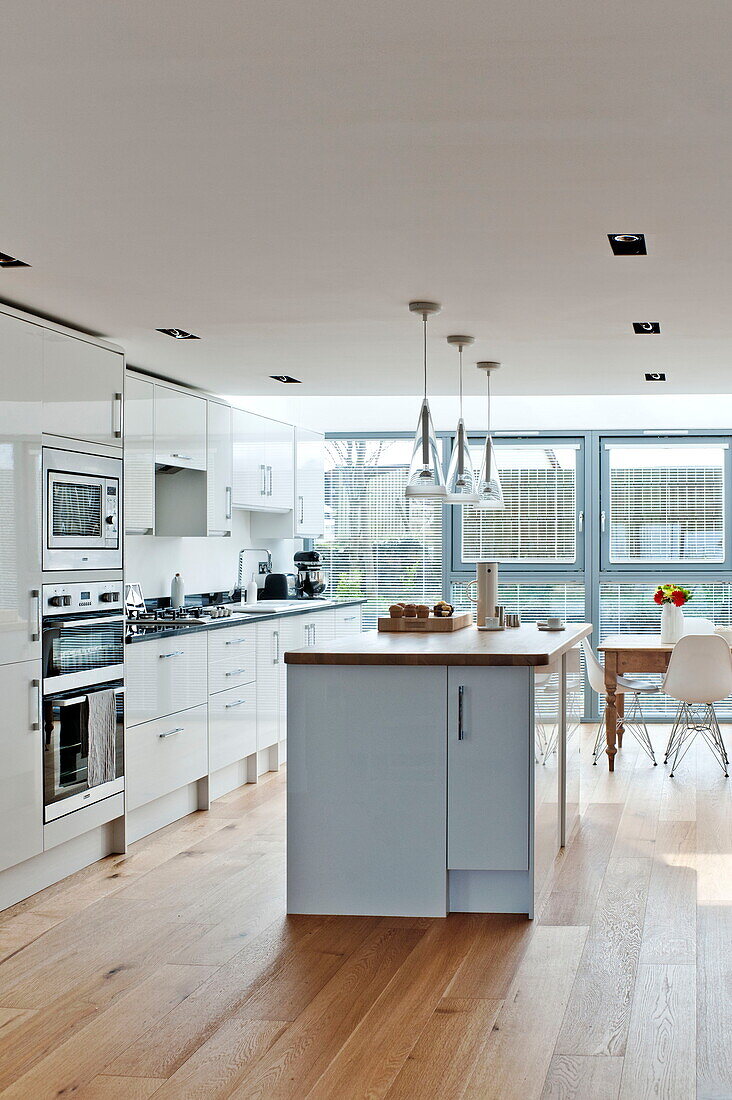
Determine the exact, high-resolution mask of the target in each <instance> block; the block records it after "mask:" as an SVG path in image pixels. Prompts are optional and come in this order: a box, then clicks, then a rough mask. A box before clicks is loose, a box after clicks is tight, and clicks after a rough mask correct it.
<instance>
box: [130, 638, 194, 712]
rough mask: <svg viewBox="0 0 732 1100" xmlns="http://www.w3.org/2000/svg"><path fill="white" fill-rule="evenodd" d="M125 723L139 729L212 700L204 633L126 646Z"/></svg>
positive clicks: (147, 639) (155, 639)
mask: <svg viewBox="0 0 732 1100" xmlns="http://www.w3.org/2000/svg"><path fill="white" fill-rule="evenodd" d="M125 680H126V688H127V692H126V697H125V720H126V724H127V726H128V727H129V726H136V725H139V724H140V723H141V722H149V721H152V720H153V719H155V718H161V717H163V715H165V714H174V713H175V712H176V711H178V710H185V709H187V708H189V707H195V706H198V705H199V704H201V703H205V702H206V700H207V698H208V660H207V638H206V634H205V632H204V631H201V632H199V633H195V634H188V635H177V636H174V637H172V638H155V637H154V636H153V637H151V638H146V639H145V640H144V641H142V642H135V643H134V644H131V645H127V646H125Z"/></svg>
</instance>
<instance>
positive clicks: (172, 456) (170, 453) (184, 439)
mask: <svg viewBox="0 0 732 1100" xmlns="http://www.w3.org/2000/svg"><path fill="white" fill-rule="evenodd" d="M206 404H207V402H206V399H205V397H197V396H196V395H195V394H193V393H183V392H182V391H181V390H173V389H168V387H167V386H156V387H155V461H156V462H158V463H160V465H161V466H180V467H181V468H183V469H188V470H205V469H206Z"/></svg>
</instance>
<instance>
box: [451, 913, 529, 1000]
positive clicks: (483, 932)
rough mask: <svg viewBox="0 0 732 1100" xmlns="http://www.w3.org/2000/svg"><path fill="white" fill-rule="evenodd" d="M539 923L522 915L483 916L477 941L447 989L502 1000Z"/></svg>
mask: <svg viewBox="0 0 732 1100" xmlns="http://www.w3.org/2000/svg"><path fill="white" fill-rule="evenodd" d="M535 929H536V922H535V921H530V920H527V918H526V917H524V916H523V915H521V914H516V913H495V914H493V913H492V914H485V915H481V918H480V921H479V922H478V923H477V924H476V927H475V932H474V938H473V944H472V946H471V947H470V949H469V951H468V953H467V955H466V956H465V958H464V959H463V961H462V963H461V964H460V966H459V967H458V969H457V973H456V974H455V977H454V978H453V979H452V981H451V982H450V985H449V986H448V989H447V995H448V996H449V997H453V998H457V999H460V1000H465V999H469V998H477V999H479V1000H484V1001H502V1000H503V999H504V998H505V996H506V994H507V993H508V990H509V988H510V985H511V982H512V981H513V979H514V977H515V975H516V970H517V969H518V967H519V964H520V963H521V960H522V958H523V957H524V955H525V953H526V950H527V948H528V946H529V943H530V942H531V937H532V936H533V934H534V931H535Z"/></svg>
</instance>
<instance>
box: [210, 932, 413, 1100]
mask: <svg viewBox="0 0 732 1100" xmlns="http://www.w3.org/2000/svg"><path fill="white" fill-rule="evenodd" d="M423 935H424V933H423V932H421V931H418V930H416V929H411V928H404V927H401V926H394V924H393V923H392V922H391V921H390V920H389V919H388V918H385V919H384V921H383V922H380V923H379V927H377V928H376V930H375V931H374V932H372V934H371V935H370V936H369V937H368V938H367V939H366V940H365V941H364V942H363V943H362V944H361V946H360V947H359V948H358V949H357V950H356V951H354V952H353V954H352V955H351V956H350V958H349V959H348V960H347V962H346V963H345V964H344V965H343V966H342V967H341V969H340V970H339V971H338V972H337V974H336V975H335V976H334V977H333V978H332V979H331V980H330V981H329V982H328V983H327V985H325V986H324V987H323V988H322V989H321V990H320V992H319V993H318V994H317V996H316V997H314V998H313V1000H312V1001H311V1003H310V1004H309V1005H308V1006H307V1007H306V1008H305V1009H304V1010H303V1011H302V1012H301V1013H300V1015H299V1016H298V1017H297V1019H296V1020H295V1021H294V1022H293V1023H291V1024H290V1026H288V1028H287V1030H286V1031H285V1033H284V1034H283V1035H282V1036H281V1037H280V1038H278V1039H277V1041H276V1042H275V1043H273V1045H272V1046H271V1048H270V1049H269V1050H268V1051H267V1053H266V1054H265V1055H264V1056H263V1057H262V1058H261V1059H260V1060H259V1062H258V1063H257V1064H256V1066H255V1067H254V1068H253V1070H251V1071H250V1072H248V1073H247V1074H246V1075H245V1077H244V1078H243V1080H242V1081H241V1083H240V1085H239V1087H238V1088H237V1089H236V1090H235V1091H234V1092H232V1094H231V1096H232V1100H234V1098H236V1100H243V1098H246V1100H254V1098H261V1100H284V1098H290V1100H297V1098H298V1097H300V1096H303V1095H304V1094H305V1093H307V1092H308V1090H309V1089H310V1088H311V1087H312V1086H313V1085H314V1084H315V1082H316V1081H317V1080H318V1078H319V1077H320V1076H321V1074H322V1073H323V1072H324V1071H325V1069H326V1068H327V1067H328V1065H329V1063H330V1062H331V1061H332V1060H333V1058H334V1057H335V1056H336V1054H337V1053H338V1051H339V1050H340V1048H341V1047H342V1046H343V1044H344V1043H345V1042H346V1040H347V1039H348V1037H349V1035H350V1034H351V1033H352V1032H353V1031H354V1029H355V1028H356V1027H357V1025H358V1024H359V1023H360V1021H361V1020H362V1019H363V1017H364V1016H365V1014H366V1012H367V1011H368V1010H369V1009H370V1007H371V1006H372V1004H373V1003H374V1001H375V1000H376V999H377V998H378V997H379V996H380V995H381V993H382V991H383V990H384V989H385V988H386V986H387V985H388V984H389V982H390V981H391V980H392V978H393V977H394V975H395V974H396V973H397V971H398V970H399V968H400V967H401V966H402V965H403V963H404V962H405V960H406V959H407V958H408V956H409V955H410V953H411V952H412V951H413V950H414V948H415V947H416V946H417V944H418V943H419V942H420V940H421V938H422V936H423Z"/></svg>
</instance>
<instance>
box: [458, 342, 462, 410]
mask: <svg viewBox="0 0 732 1100" xmlns="http://www.w3.org/2000/svg"><path fill="white" fill-rule="evenodd" d="M458 352H459V355H460V419H461V420H462V418H463V345H462V344H460V345H459V347H458Z"/></svg>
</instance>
